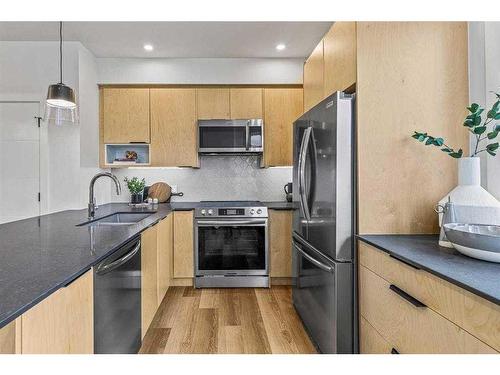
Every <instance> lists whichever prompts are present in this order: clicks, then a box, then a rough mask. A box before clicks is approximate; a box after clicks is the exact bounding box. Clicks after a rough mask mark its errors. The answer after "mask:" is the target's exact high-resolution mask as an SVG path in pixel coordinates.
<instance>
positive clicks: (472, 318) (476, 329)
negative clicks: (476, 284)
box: [359, 242, 500, 351]
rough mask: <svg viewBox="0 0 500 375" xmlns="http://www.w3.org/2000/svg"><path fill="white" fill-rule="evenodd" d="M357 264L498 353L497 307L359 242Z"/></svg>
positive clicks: (499, 319) (499, 310) (499, 327)
mask: <svg viewBox="0 0 500 375" xmlns="http://www.w3.org/2000/svg"><path fill="white" fill-rule="evenodd" d="M359 263H360V264H361V265H363V266H365V267H366V268H368V269H370V270H372V271H373V272H374V273H376V274H377V275H379V276H381V277H382V278H384V279H385V280H387V281H388V282H389V283H391V284H396V285H397V286H399V287H400V288H402V289H403V290H405V291H406V292H407V293H409V294H411V295H412V296H413V297H415V298H417V299H418V300H420V301H422V302H423V303H425V304H426V305H427V306H429V307H430V308H431V309H433V310H434V311H436V312H438V313H439V314H441V315H442V316H444V317H445V318H447V319H448V320H451V321H452V322H453V323H455V324H456V325H458V326H460V327H462V328H463V329H464V330H466V331H467V332H469V333H470V334H472V335H474V336H476V337H477V338H479V339H480V340H481V341H483V342H485V343H487V344H488V345H489V346H491V347H493V348H495V349H496V350H497V351H500V306H498V305H495V304H494V303H491V302H489V301H487V300H485V299H484V298H481V297H478V296H476V295H475V294H473V293H470V292H468V291H466V290H465V289H462V288H460V287H457V286H456V285H453V284H451V283H449V282H448V281H445V280H443V279H441V278H439V277H437V276H434V275H432V274H430V273H428V272H426V271H423V270H418V269H415V268H413V267H411V266H408V265H406V264H405V263H403V262H401V261H399V260H396V259H394V258H391V257H390V256H389V255H388V254H386V253H384V252H382V251H381V250H378V249H375V248H374V247H372V246H369V245H367V244H365V243H362V242H359Z"/></svg>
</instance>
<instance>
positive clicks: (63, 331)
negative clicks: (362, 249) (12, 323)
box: [21, 270, 94, 354]
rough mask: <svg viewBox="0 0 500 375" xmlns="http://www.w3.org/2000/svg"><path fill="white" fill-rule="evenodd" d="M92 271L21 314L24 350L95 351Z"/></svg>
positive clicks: (32, 352)
mask: <svg viewBox="0 0 500 375" xmlns="http://www.w3.org/2000/svg"><path fill="white" fill-rule="evenodd" d="M93 296H94V286H93V273H92V270H90V271H87V272H86V273H85V274H83V275H82V276H80V277H79V278H78V279H76V280H75V281H73V282H72V283H71V284H69V285H68V286H67V287H63V288H61V289H59V290H57V291H56V292H54V293H53V294H52V295H50V296H49V297H47V298H46V299H45V300H43V301H42V302H40V303H39V304H37V305H35V306H34V307H32V308H31V309H30V310H28V311H27V312H25V313H24V314H23V315H22V319H21V322H22V328H21V335H22V339H21V347H22V349H21V351H22V353H23V354H92V353H93V352H94V307H93Z"/></svg>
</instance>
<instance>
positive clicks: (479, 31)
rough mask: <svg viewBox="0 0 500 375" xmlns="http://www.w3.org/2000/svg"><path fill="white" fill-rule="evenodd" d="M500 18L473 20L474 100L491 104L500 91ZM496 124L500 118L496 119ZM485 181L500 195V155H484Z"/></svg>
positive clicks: (471, 71) (471, 62) (471, 66)
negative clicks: (495, 19) (499, 20)
mask: <svg viewBox="0 0 500 375" xmlns="http://www.w3.org/2000/svg"><path fill="white" fill-rule="evenodd" d="M499 40H500V22H470V23H469V80H470V83H469V87H470V90H469V94H470V100H471V102H472V101H477V102H478V103H480V104H481V105H485V106H486V108H490V107H491V105H492V104H493V103H494V101H495V100H496V97H495V96H494V95H493V93H492V92H500V64H499V61H500V44H499V43H498V41H499ZM493 123H494V124H496V123H498V122H493ZM481 163H482V164H483V165H482V173H483V177H482V179H481V180H482V181H481V182H482V184H483V186H484V187H485V188H486V189H487V190H488V191H489V192H490V193H491V194H493V195H494V196H495V197H496V198H497V199H500V155H498V156H496V157H491V156H489V155H484V156H482V160H481Z"/></svg>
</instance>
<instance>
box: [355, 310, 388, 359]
mask: <svg viewBox="0 0 500 375" xmlns="http://www.w3.org/2000/svg"><path fill="white" fill-rule="evenodd" d="M392 349H393V348H392V347H391V344H389V343H388V342H387V341H385V339H384V338H383V337H382V336H380V333H378V332H377V330H376V329H375V328H373V327H372V325H371V324H370V323H368V322H367V321H366V319H365V318H363V317H362V316H361V317H359V352H360V354H389V353H390V352H391V350H392Z"/></svg>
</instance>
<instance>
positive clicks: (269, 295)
mask: <svg viewBox="0 0 500 375" xmlns="http://www.w3.org/2000/svg"><path fill="white" fill-rule="evenodd" d="M140 353H143V354H159V353H171V354H172V353H173V354H183V353H186V354H187V353H193V354H194V353H196V354H204V353H206V354H209V353H220V354H228V353H231V354H246V353H254V354H257V353H260V354H266V353H280V354H294V353H297V354H298V353H301V354H311V353H316V350H315V348H314V346H313V345H312V343H311V341H310V339H309V337H308V336H307V333H306V332H305V330H304V327H303V325H302V322H301V321H300V319H299V317H298V315H297V313H296V312H295V309H294V308H293V306H292V298H291V289H290V287H288V286H273V287H272V288H271V289H257V288H256V289H253V288H240V289H194V288H192V287H170V288H169V289H168V292H167V294H166V296H165V298H164V299H163V301H162V303H161V305H160V307H159V309H158V311H157V313H156V315H155V317H154V319H153V322H152V323H151V326H150V328H149V330H148V332H147V333H146V336H145V337H144V340H143V344H142V347H141V350H140Z"/></svg>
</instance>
